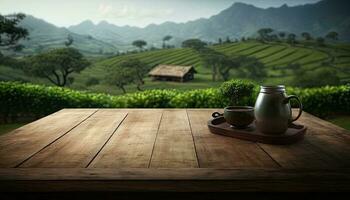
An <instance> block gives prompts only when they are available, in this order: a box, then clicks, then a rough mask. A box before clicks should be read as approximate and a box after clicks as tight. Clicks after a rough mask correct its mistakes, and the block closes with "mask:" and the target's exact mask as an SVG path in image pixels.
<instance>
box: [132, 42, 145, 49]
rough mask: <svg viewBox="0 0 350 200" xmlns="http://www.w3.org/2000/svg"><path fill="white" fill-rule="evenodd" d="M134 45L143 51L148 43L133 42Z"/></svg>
mask: <svg viewBox="0 0 350 200" xmlns="http://www.w3.org/2000/svg"><path fill="white" fill-rule="evenodd" d="M132 45H133V46H135V47H138V48H140V49H141V50H142V48H143V46H146V45H147V42H146V41H144V40H135V41H133V42H132Z"/></svg>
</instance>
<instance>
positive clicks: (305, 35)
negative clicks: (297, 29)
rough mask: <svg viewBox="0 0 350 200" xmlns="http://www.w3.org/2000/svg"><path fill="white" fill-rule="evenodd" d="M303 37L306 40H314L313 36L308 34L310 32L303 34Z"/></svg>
mask: <svg viewBox="0 0 350 200" xmlns="http://www.w3.org/2000/svg"><path fill="white" fill-rule="evenodd" d="M301 37H303V38H304V39H305V40H311V39H312V37H311V34H310V33H308V32H303V33H301Z"/></svg>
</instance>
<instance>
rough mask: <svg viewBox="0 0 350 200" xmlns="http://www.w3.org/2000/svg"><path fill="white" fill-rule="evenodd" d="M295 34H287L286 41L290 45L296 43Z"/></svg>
mask: <svg viewBox="0 0 350 200" xmlns="http://www.w3.org/2000/svg"><path fill="white" fill-rule="evenodd" d="M296 37H297V36H296V35H295V34H294V33H290V34H288V38H287V42H288V43H289V44H291V45H294V44H295V43H296Z"/></svg>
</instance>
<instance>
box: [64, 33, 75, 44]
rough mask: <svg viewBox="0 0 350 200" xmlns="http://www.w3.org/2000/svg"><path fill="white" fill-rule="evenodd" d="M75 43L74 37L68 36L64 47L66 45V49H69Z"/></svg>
mask: <svg viewBox="0 0 350 200" xmlns="http://www.w3.org/2000/svg"><path fill="white" fill-rule="evenodd" d="M73 42H74V39H73V37H72V36H71V35H70V34H68V36H67V41H65V42H64V45H66V47H69V46H70V45H72V44H73Z"/></svg>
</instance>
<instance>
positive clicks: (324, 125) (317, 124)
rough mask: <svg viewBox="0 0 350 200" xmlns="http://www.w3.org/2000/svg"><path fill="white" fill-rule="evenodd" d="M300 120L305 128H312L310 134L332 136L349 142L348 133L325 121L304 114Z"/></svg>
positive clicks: (349, 135)
mask: <svg viewBox="0 0 350 200" xmlns="http://www.w3.org/2000/svg"><path fill="white" fill-rule="evenodd" d="M300 120H301V121H302V122H303V123H305V124H306V125H307V126H311V127H312V128H313V130H314V131H313V132H312V134H317V135H320V134H321V135H324V134H332V135H335V136H337V137H340V138H342V139H344V140H345V141H347V142H350V131H348V130H346V129H344V128H341V127H339V126H337V125H335V124H332V123H331V122H328V121H325V120H323V119H320V118H318V117H316V116H313V115H311V114H309V113H306V112H304V113H303V115H302V117H301V119H300ZM298 121H299V120H298Z"/></svg>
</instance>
